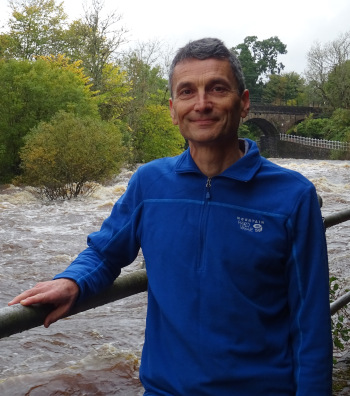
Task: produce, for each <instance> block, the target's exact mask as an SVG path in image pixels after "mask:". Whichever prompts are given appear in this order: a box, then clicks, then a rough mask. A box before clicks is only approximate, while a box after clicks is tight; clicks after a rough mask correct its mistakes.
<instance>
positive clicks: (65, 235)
mask: <svg viewBox="0 0 350 396" xmlns="http://www.w3.org/2000/svg"><path fill="white" fill-rule="evenodd" d="M274 162H277V163H279V164H281V165H282V166H285V167H288V168H291V169H295V170H297V171H299V172H301V173H302V174H304V175H305V176H306V177H308V178H309V179H310V180H311V181H313V182H314V184H315V185H316V188H317V190H318V193H319V194H320V195H321V196H322V198H323V214H324V215H328V214H331V213H333V212H334V211H341V210H346V209H349V208H350V162H349V161H315V160H288V159H283V160H280V159H278V160H274ZM130 176H131V172H128V171H125V172H122V174H121V175H119V177H118V178H117V179H116V181H115V184H113V185H112V186H109V187H102V186H100V187H99V188H98V189H97V190H96V192H95V193H94V194H93V196H91V197H87V198H83V199H78V200H72V201H67V202H56V203H43V202H41V201H40V200H39V199H37V198H36V197H35V195H33V194H32V192H31V190H30V189H29V188H27V189H20V188H16V187H13V186H8V187H3V188H2V189H0V304H1V305H0V307H4V306H6V305H7V302H8V301H9V300H10V299H12V297H13V296H15V295H17V294H18V293H20V292H21V291H23V290H25V289H27V288H29V287H31V286H33V285H34V284H35V283H37V282H38V281H42V280H47V279H50V278H51V277H52V276H53V275H55V274H56V273H57V272H60V271H62V270H63V269H64V268H65V267H66V266H67V265H68V264H69V263H70V262H71V261H72V260H73V259H74V257H75V256H76V254H77V253H79V252H80V251H81V250H82V249H84V248H85V244H86V236H87V234H88V233H90V232H92V231H95V230H97V229H98V228H99V227H100V225H101V222H102V221H103V219H104V218H105V217H107V216H108V214H109V212H110V211H111V209H112V206H113V203H114V202H115V201H116V199H117V198H118V197H119V196H120V195H121V194H122V193H123V192H124V191H125V188H126V184H127V181H128V179H129V178H130ZM327 241H328V250H329V257H330V272H331V274H332V275H336V276H337V277H338V278H339V279H340V283H341V287H342V288H344V289H345V288H346V287H349V286H350V265H349V264H350V222H346V223H343V224H341V225H338V226H335V227H332V228H330V229H328V230H327ZM169 253H170V254H171V252H169ZM141 260H142V256H140V257H138V259H137V260H136V261H135V263H133V264H132V265H131V266H129V267H128V268H126V269H125V270H123V273H127V272H130V271H133V270H134V269H137V268H139V267H140V263H141ZM146 304H147V296H146V293H141V294H139V295H136V296H132V297H129V298H127V299H125V300H122V301H117V302H115V303H113V304H109V305H106V306H103V307H100V308H97V309H94V310H91V311H88V312H85V313H81V314H79V315H76V316H75V317H71V318H67V319H64V320H61V321H59V322H58V323H55V324H54V325H52V326H51V327H50V328H49V329H45V328H44V327H39V328H35V329H32V330H29V331H27V332H24V333H22V334H17V335H13V336H11V337H8V338H5V339H2V340H0V348H1V354H0V395H2V396H17V395H18V396H22V395H30V396H41V395H43V396H49V395H106V396H110V395H123V396H138V395H142V394H143V389H142V386H141V385H140V383H139V380H138V368H139V362H140V354H141V349H142V344H143V334H144V325H145V316H146Z"/></svg>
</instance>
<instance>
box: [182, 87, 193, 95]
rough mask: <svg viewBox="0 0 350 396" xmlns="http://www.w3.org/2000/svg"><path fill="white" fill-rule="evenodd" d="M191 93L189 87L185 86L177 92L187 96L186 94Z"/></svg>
mask: <svg viewBox="0 0 350 396" xmlns="http://www.w3.org/2000/svg"><path fill="white" fill-rule="evenodd" d="M191 93H192V90H191V89H189V88H185V89H182V90H181V91H180V92H179V95H181V96H187V95H191Z"/></svg>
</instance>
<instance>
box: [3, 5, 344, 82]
mask: <svg viewBox="0 0 350 396" xmlns="http://www.w3.org/2000/svg"><path fill="white" fill-rule="evenodd" d="M60 1H62V0H56V3H57V4H58V3H59V2H60ZM63 4H64V9H65V11H66V13H67V14H68V16H69V17H70V19H77V18H79V17H80V16H82V15H83V4H86V0H81V1H79V0H64V1H63ZM9 11H10V10H9V8H8V0H0V24H1V25H3V23H4V22H5V21H6V20H7V19H8V17H9V15H10V12H9ZM104 11H105V12H112V11H115V12H116V13H117V14H118V15H120V16H121V20H120V24H121V26H123V27H125V28H126V29H127V30H128V31H129V33H128V36H127V37H128V40H129V45H130V46H132V45H133V44H134V43H137V42H144V41H148V40H161V41H163V42H165V43H166V44H167V45H169V46H170V47H171V48H174V49H177V48H179V47H181V46H183V45H185V44H186V43H187V42H188V41H190V40H195V39H199V38H202V37H218V38H220V39H221V40H223V41H224V42H225V44H226V45H227V46H228V47H229V48H231V47H234V46H236V45H238V44H240V43H242V42H243V40H244V38H245V37H247V36H257V37H258V40H264V39H267V38H270V37H272V36H277V37H278V38H279V39H280V40H281V41H282V42H283V43H284V44H286V45H287V51H288V53H287V54H286V55H281V56H279V58H278V59H279V61H280V62H282V63H283V64H284V65H285V69H284V72H292V71H294V72H297V73H299V74H302V73H303V72H304V71H305V69H306V67H307V53H308V51H309V50H310V48H311V47H312V46H313V45H314V44H315V43H316V42H319V43H321V44H324V43H327V42H330V41H332V40H334V39H336V38H337V37H339V35H340V34H344V33H345V32H348V31H350V22H349V20H350V1H349V0H291V1H288V2H282V1H281V0H247V1H245V2H244V1H242V2H238V1H236V0H210V1H209V0H201V1H198V0H176V1H171V2H169V1H166V0H148V1H146V0H123V1H121V0H104Z"/></svg>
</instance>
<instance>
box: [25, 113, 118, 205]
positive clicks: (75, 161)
mask: <svg viewBox="0 0 350 396" xmlns="http://www.w3.org/2000/svg"><path fill="white" fill-rule="evenodd" d="M25 143H26V144H25V145H24V147H23V148H22V150H21V159H22V167H23V170H24V172H23V175H22V176H21V177H20V178H19V181H21V182H23V183H26V184H29V185H31V186H34V187H37V188H38V189H39V191H40V192H41V193H42V194H43V195H44V196H46V197H47V198H49V199H56V198H63V199H65V198H67V199H70V198H72V197H77V196H78V195H80V194H86V193H88V192H89V191H91V189H92V188H93V184H88V183H89V182H103V181H105V180H106V179H108V178H110V177H111V176H113V175H115V174H117V173H118V172H119V170H120V166H121V164H122V162H123V147H122V144H121V133H120V131H119V130H118V128H117V127H116V126H115V125H114V124H113V123H107V122H104V121H100V120H98V119H96V118H92V117H89V116H85V117H79V116H76V115H74V114H72V113H66V112H58V113H57V114H56V115H55V116H54V117H53V118H52V120H51V121H50V122H41V123H39V124H38V125H37V126H36V127H35V128H33V129H32V130H31V132H30V133H29V134H28V135H27V136H26V138H25Z"/></svg>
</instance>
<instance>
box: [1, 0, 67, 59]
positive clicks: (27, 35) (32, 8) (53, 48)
mask: <svg viewBox="0 0 350 396" xmlns="http://www.w3.org/2000/svg"><path fill="white" fill-rule="evenodd" d="M9 4H10V7H11V9H12V17H11V18H10V20H9V22H8V26H9V29H10V31H9V33H8V36H9V37H10V39H11V40H10V41H9V42H8V43H7V44H8V47H7V49H6V52H7V53H8V54H9V55H10V56H11V57H13V58H16V59H33V58H35V56H37V55H50V54H58V53H60V52H61V53H63V48H64V42H63V39H64V30H65V26H66V20H67V15H66V14H65V12H64V10H63V3H60V4H58V5H56V3H55V0H11V1H10V2H9Z"/></svg>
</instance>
